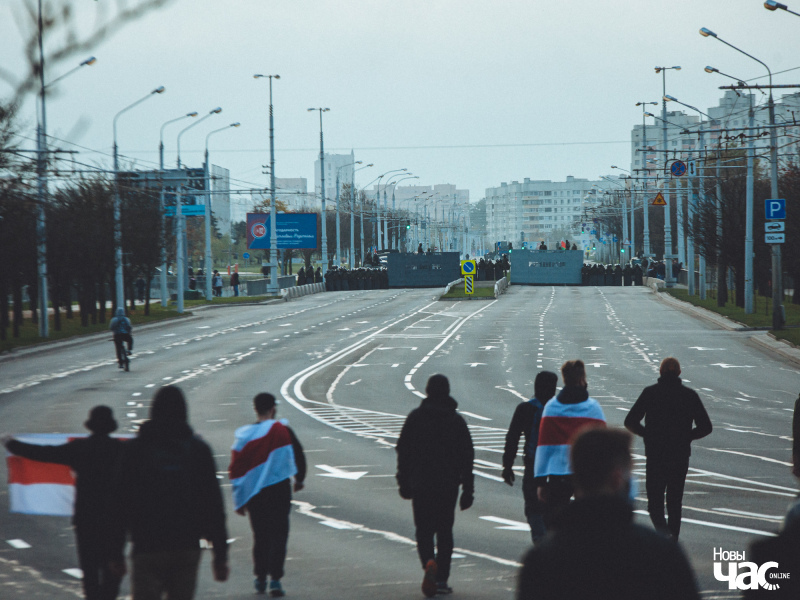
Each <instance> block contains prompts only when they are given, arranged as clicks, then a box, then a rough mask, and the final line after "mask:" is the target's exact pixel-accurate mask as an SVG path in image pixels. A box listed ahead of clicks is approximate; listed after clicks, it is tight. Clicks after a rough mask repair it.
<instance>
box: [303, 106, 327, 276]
mask: <svg viewBox="0 0 800 600" xmlns="http://www.w3.org/2000/svg"><path fill="white" fill-rule="evenodd" d="M314 110H317V111H319V173H320V180H321V183H322V219H321V220H322V272H323V274H324V273H327V272H328V233H327V229H328V228H327V222H326V219H325V147H324V145H323V141H322V113H324V112H328V111H329V110H330V108H309V109H308V112H311V111H314Z"/></svg>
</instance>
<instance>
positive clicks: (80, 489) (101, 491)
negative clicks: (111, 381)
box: [3, 405, 122, 600]
mask: <svg viewBox="0 0 800 600" xmlns="http://www.w3.org/2000/svg"><path fill="white" fill-rule="evenodd" d="M84 425H85V427H86V429H88V430H89V431H91V432H92V435H90V436H89V437H85V438H78V439H74V440H72V441H70V442H67V443H66V444H63V445H60V446H39V445H37V444H26V443H25V442H20V441H19V440H15V439H13V438H8V439H4V440H3V442H4V444H5V447H6V449H7V450H8V451H9V452H11V453H12V454H15V455H17V456H22V457H24V458H28V459H30V460H36V461H39V462H47V463H56V464H59V465H67V466H69V467H70V468H71V469H72V470H73V471H74V472H75V475H76V478H75V513H74V514H73V517H72V524H73V525H74V527H75V541H76V542H77V547H78V561H79V564H80V566H81V570H82V571H83V593H84V595H85V596H86V598H87V599H88V600H95V599H97V600H113V599H114V598H116V597H117V594H118V593H119V584H120V580H121V577H119V576H118V575H117V574H116V573H115V572H113V571H112V570H111V569H110V568H109V564H110V561H111V559H112V557H113V555H114V553H115V551H121V548H118V549H116V550H115V549H114V547H113V545H114V542H113V536H111V535H110V534H109V530H110V529H111V523H112V522H113V521H112V519H111V516H110V510H109V507H110V506H111V495H112V487H111V480H112V473H113V470H114V465H115V464H116V462H117V459H118V458H119V455H120V450H121V448H122V442H121V441H120V440H119V439H116V438H112V437H110V436H109V434H110V433H111V432H112V431H115V430H116V429H117V422H116V421H115V420H114V414H113V412H112V411H111V409H110V408H109V407H107V406H102V405H101V406H95V407H94V408H93V409H92V410H91V411H89V420H88V421H86V423H84Z"/></svg>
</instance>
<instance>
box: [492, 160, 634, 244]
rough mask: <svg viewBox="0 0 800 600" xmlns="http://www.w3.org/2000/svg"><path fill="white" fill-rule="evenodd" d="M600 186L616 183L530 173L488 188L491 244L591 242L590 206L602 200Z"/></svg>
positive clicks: (611, 187)
mask: <svg viewBox="0 0 800 600" xmlns="http://www.w3.org/2000/svg"><path fill="white" fill-rule="evenodd" d="M609 179H612V180H614V179H616V176H609ZM620 185H621V184H620ZM595 186H597V187H595ZM597 188H600V189H605V188H610V189H613V188H614V185H613V184H612V183H609V182H608V181H606V180H595V181H590V180H589V179H579V178H576V177H573V176H571V175H569V176H567V179H566V181H550V180H549V179H548V180H531V179H530V178H528V177H526V178H525V179H524V180H523V182H522V183H520V182H518V181H512V182H511V183H505V182H503V183H501V184H500V186H498V187H493V188H487V189H486V232H487V235H488V237H489V239H488V240H487V242H488V244H489V245H490V246H491V245H494V244H495V243H496V242H499V241H508V242H512V243H513V244H514V247H515V248H519V247H522V246H523V243H524V244H525V245H526V246H527V247H534V244H535V245H536V246H538V245H539V243H541V242H542V241H544V242H545V244H547V247H548V248H554V247H555V245H556V244H557V243H558V242H560V241H564V240H569V241H570V242H571V243H572V242H575V243H576V244H577V245H578V247H579V248H581V249H582V248H583V247H584V246H585V245H586V244H587V243H588V242H589V237H590V234H589V226H588V223H587V221H590V220H591V214H590V212H591V211H589V210H588V209H591V208H594V207H595V206H597V204H598V194H597V193H596V192H597ZM582 230H583V232H582Z"/></svg>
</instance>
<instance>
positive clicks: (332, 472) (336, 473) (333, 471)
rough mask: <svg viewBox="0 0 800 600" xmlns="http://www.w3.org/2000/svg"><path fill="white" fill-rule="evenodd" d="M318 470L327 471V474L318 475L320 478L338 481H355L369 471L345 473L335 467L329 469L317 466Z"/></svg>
mask: <svg viewBox="0 0 800 600" xmlns="http://www.w3.org/2000/svg"><path fill="white" fill-rule="evenodd" d="M317 468H318V469H322V470H323V471H327V473H319V476H320V477H336V478H338V479H351V480H353V481H355V480H356V479H361V478H362V477H363V476H364V475H366V474H367V473H368V472H369V471H352V472H351V471H345V470H344V469H338V468H336V467H331V466H329V465H317Z"/></svg>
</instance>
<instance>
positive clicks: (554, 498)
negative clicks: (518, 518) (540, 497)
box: [542, 476, 575, 528]
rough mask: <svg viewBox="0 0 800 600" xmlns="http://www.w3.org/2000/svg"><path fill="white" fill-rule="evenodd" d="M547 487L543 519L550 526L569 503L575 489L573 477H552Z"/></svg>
mask: <svg viewBox="0 0 800 600" xmlns="http://www.w3.org/2000/svg"><path fill="white" fill-rule="evenodd" d="M544 488H545V495H544V497H545V500H544V510H543V515H542V516H543V519H544V524H545V527H547V528H550V527H551V526H552V523H553V519H555V518H556V516H558V514H559V513H560V512H561V511H562V510H564V508H565V507H566V506H567V505H568V504H569V500H570V498H572V494H573V493H574V491H575V488H574V487H573V485H572V481H571V479H570V478H569V477H568V476H567V477H550V479H549V480H548V481H547V483H546V484H545V485H544Z"/></svg>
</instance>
